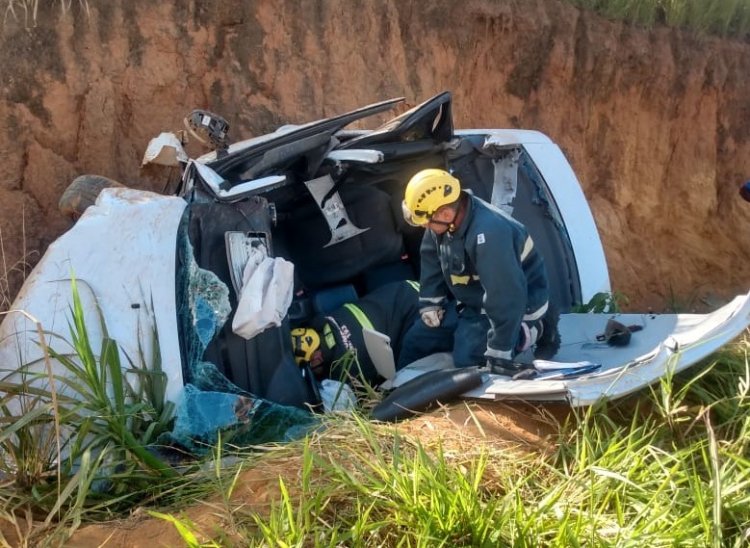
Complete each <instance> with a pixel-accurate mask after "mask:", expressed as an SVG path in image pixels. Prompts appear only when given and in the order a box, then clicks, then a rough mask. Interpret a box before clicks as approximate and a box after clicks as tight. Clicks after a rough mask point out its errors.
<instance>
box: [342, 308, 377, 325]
mask: <svg viewBox="0 0 750 548" xmlns="http://www.w3.org/2000/svg"><path fill="white" fill-rule="evenodd" d="M344 308H346V309H347V310H348V311H349V312H351V314H352V316H354V317H355V318H356V319H357V321H358V322H359V325H361V326H362V327H366V328H368V329H375V328H374V327H373V326H372V322H371V321H370V318H368V317H367V316H366V315H365V313H364V312H362V309H361V308H359V307H358V306H357V305H356V304H352V303H346V304H345V305H344Z"/></svg>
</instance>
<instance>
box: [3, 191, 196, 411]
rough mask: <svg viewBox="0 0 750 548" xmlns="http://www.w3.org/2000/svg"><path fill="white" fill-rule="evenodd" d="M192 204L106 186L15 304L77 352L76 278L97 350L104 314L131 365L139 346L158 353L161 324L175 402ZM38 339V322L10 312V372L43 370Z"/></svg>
mask: <svg viewBox="0 0 750 548" xmlns="http://www.w3.org/2000/svg"><path fill="white" fill-rule="evenodd" d="M185 206H186V204H185V201H184V200H182V199H180V198H177V197H174V196H162V195H159V194H155V193H153V192H146V191H138V190H133V189H128V188H112V189H105V190H104V191H102V193H101V194H100V196H99V198H98V200H97V203H96V205H95V206H92V207H90V208H88V209H87V210H86V212H85V213H84V214H83V216H82V217H81V218H80V219H78V221H77V222H76V224H75V225H74V226H73V227H72V228H71V229H70V230H69V231H68V232H66V233H65V234H63V235H62V236H60V237H59V238H58V239H57V240H56V241H55V242H54V243H52V244H51V245H50V246H49V248H48V249H47V251H46V252H45V254H44V256H43V257H42V259H41V260H40V261H39V263H37V265H36V266H35V267H34V269H33V271H32V273H31V274H30V275H29V277H28V278H27V280H26V283H25V284H24V286H23V288H22V289H21V291H20V293H19V294H18V296H17V297H16V299H15V301H14V302H13V305H12V307H11V310H12V311H14V310H15V311H24V312H25V313H26V314H29V315H30V316H31V317H33V318H34V319H35V320H36V321H38V322H40V324H41V325H42V327H43V328H44V330H45V332H47V335H46V339H47V344H48V345H49V346H50V348H52V349H53V350H55V351H56V352H58V353H61V354H70V353H71V352H72V347H71V344H70V341H71V337H70V329H69V322H70V321H71V303H72V294H71V278H72V277H75V279H76V285H77V287H78V292H79V294H80V297H81V302H82V305H83V309H84V313H85V318H86V328H87V330H88V331H89V339H90V341H91V344H92V345H93V347H94V352H96V353H98V352H99V350H100V349H99V348H98V345H100V344H101V341H102V339H103V337H104V330H103V329H102V325H101V323H100V321H99V318H100V315H101V317H103V319H104V321H105V322H106V329H107V332H108V336H109V337H110V338H112V339H114V340H116V341H117V343H118V344H119V346H120V348H121V350H122V353H123V356H122V362H123V363H124V364H126V363H128V361H127V357H130V358H131V359H133V360H134V361H136V363H137V360H138V359H139V353H140V350H139V345H141V348H142V350H143V355H144V356H151V355H152V354H151V352H152V349H153V347H152V345H153V336H152V335H151V333H150V328H151V326H154V321H155V322H156V323H155V327H156V328H157V329H158V334H159V347H160V350H161V361H162V363H161V367H162V370H163V371H164V372H165V373H166V375H167V377H168V379H169V384H168V388H167V397H168V398H169V399H170V400H173V401H174V400H176V399H177V398H178V396H179V394H180V392H181V390H182V366H181V363H180V350H179V343H178V338H177V327H176V317H177V311H176V307H175V235H176V234H177V226H178V224H179V222H180V218H181V216H182V213H183V211H184V209H185ZM134 250H137V251H138V252H137V253H133V251H134ZM152 311H153V313H152ZM38 342H39V339H38V333H37V329H36V325H35V324H34V322H33V321H32V320H30V319H29V318H28V317H27V316H26V315H24V314H21V313H18V312H11V313H10V314H9V315H8V316H7V318H6V319H5V320H4V321H3V323H2V324H0V368H1V369H2V370H3V371H4V372H9V371H12V370H15V369H17V368H18V367H20V366H21V365H22V364H28V363H34V362H37V363H38V367H37V366H35V367H34V370H37V371H41V370H42V369H41V368H42V367H43V363H41V359H42V357H43V354H42V349H41V347H40V345H39V344H38ZM126 356H127V357H126ZM148 365H152V364H148ZM60 367H61V366H59V364H58V366H57V369H56V371H57V372H58V373H60V372H61V371H62V370H61V369H59V368H60ZM0 376H3V377H4V376H5V375H0Z"/></svg>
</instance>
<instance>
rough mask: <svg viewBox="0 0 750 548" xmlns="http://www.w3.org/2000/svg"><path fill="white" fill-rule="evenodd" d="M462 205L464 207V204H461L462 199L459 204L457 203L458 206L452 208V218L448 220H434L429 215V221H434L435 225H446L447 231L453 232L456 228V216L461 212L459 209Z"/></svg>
mask: <svg viewBox="0 0 750 548" xmlns="http://www.w3.org/2000/svg"><path fill="white" fill-rule="evenodd" d="M463 207H464V205H463V201H462V202H461V203H460V204H458V207H456V209H454V210H453V218H452V219H451V220H450V221H447V222H446V221H436V220H435V219H433V218H432V217H430V222H431V223H434V224H436V225H443V226H447V227H448V232H455V231H456V229H457V228H458V227H457V226H456V217H458V214H459V213H460V212H461V209H462V208H463Z"/></svg>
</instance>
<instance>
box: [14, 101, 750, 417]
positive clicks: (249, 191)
mask: <svg viewBox="0 0 750 548" xmlns="http://www.w3.org/2000/svg"><path fill="white" fill-rule="evenodd" d="M400 102H401V100H400V99H394V100H390V101H384V102H381V103H377V104H374V105H370V106H368V107H364V108H362V109H359V110H356V111H354V112H350V113H347V114H343V115H341V116H336V117H333V118H328V119H325V120H320V121H317V122H313V123H309V124H306V125H301V126H292V127H284V128H281V129H280V130H278V131H276V132H275V133H271V134H269V135H264V136H262V137H258V138H254V139H250V140H247V141H242V142H237V143H234V144H231V145H228V146H227V145H226V143H225V133H224V129H225V128H223V127H221V126H220V125H219V126H215V124H216V123H217V119H216V118H212V117H211V116H210V115H208V114H205V116H204V117H203V118H200V116H199V119H198V120H197V121H196V123H197V125H198V126H200V125H201V124H202V123H203V125H204V127H203V129H204V131H205V132H206V134H208V135H210V136H211V137H212V139H213V140H214V142H215V145H216V150H215V152H213V153H211V154H208V155H206V156H204V157H201V158H198V159H188V158H187V157H184V156H182V151H179V152H180V153H179V154H174V157H175V158H176V159H177V161H179V162H180V164H181V165H182V167H183V175H182V181H181V185H180V188H179V189H178V190H177V192H176V195H174V196H163V195H158V194H154V193H150V192H143V191H136V190H132V189H127V188H111V189H105V190H104V191H102V192H101V194H100V195H99V198H98V199H97V202H96V204H95V206H93V207H90V208H88V209H87V210H86V211H85V213H84V214H83V216H82V217H81V218H80V219H79V220H78V221H77V223H76V224H75V225H74V226H73V227H72V228H71V229H70V230H69V231H68V232H67V233H66V234H64V235H62V236H61V237H60V238H59V239H58V240H57V241H56V242H55V243H54V244H53V245H51V246H50V247H49V249H48V250H47V252H46V254H45V256H44V257H43V258H42V260H41V261H40V262H39V264H38V265H37V266H36V268H35V269H34V271H33V273H32V274H31V275H30V276H29V278H28V280H27V281H26V284H25V285H24V287H23V289H22V291H21V292H20V294H19V295H18V297H17V299H16V301H15V303H14V304H13V309H15V310H24V311H25V312H27V313H28V314H30V315H31V316H33V317H34V318H36V319H37V320H38V321H39V322H40V323H41V325H42V326H43V327H44V329H45V330H46V331H47V332H48V333H51V334H58V335H60V334H61V333H62V334H64V333H65V331H66V329H65V327H66V325H67V321H68V320H67V317H68V314H69V302H70V294H71V290H70V280H71V277H73V276H74V277H75V278H76V279H77V280H78V286H79V291H80V293H81V297H82V299H83V305H84V308H85V310H86V311H87V312H88V313H89V315H90V316H91V317H92V318H99V314H101V317H102V318H103V319H104V322H103V323H102V324H100V323H99V322H98V320H96V321H93V320H92V322H91V323H90V328H91V330H92V332H93V333H92V339H96V338H97V336H98V335H99V336H100V335H102V331H101V330H102V329H103V327H102V325H106V328H107V329H108V333H109V336H110V337H111V338H112V339H114V340H116V341H117V343H118V344H119V347H120V349H121V352H122V353H123V354H124V355H127V356H136V355H139V354H141V355H151V353H152V352H154V351H156V352H158V354H159V355H160V357H161V367H162V369H163V370H164V372H165V373H166V375H167V378H168V385H167V397H168V398H169V399H170V400H172V401H175V402H177V401H180V400H181V396H182V395H183V394H184V393H185V391H186V389H185V387H186V386H189V387H190V388H189V392H190V393H191V394H192V393H196V392H200V391H204V392H205V391H209V392H218V393H234V394H238V393H239V394H250V395H253V396H256V397H259V398H263V399H265V400H268V401H271V402H276V403H280V404H285V405H290V406H296V407H300V408H306V407H307V406H308V405H309V404H312V405H314V404H316V403H317V400H318V397H319V396H318V395H317V388H318V387H316V386H315V385H316V383H317V380H316V379H314V378H311V377H310V375H309V374H306V372H305V371H304V370H303V369H300V367H299V366H298V365H297V363H296V362H295V360H294V356H293V353H292V349H291V342H290V326H292V325H294V324H295V322H299V321H300V320H301V319H304V318H305V317H306V316H310V315H312V314H315V313H321V312H325V310H321V309H320V308H321V307H325V306H330V303H329V304H322V303H327V302H329V301H330V299H326V298H320V297H321V296H325V295H349V296H351V295H354V296H357V295H364V294H367V293H368V292H370V291H372V290H374V289H375V288H377V287H378V286H380V285H382V284H384V283H387V282H390V281H394V280H402V279H418V273H419V272H418V271H419V253H418V249H419V241H420V239H421V235H422V229H418V228H414V227H411V226H409V225H407V224H406V223H405V222H404V221H403V219H402V217H401V213H400V204H401V200H402V198H403V189H404V186H405V184H406V182H407V181H408V179H409V177H410V176H411V175H412V174H414V173H415V172H416V171H418V170H420V169H423V168H427V167H442V168H447V169H449V170H450V171H451V172H453V173H454V174H456V175H457V176H458V177H459V178H460V179H461V180H462V181H464V182H465V183H466V184H468V185H469V188H470V189H471V190H472V191H473V193H474V194H475V195H477V196H479V197H480V198H483V199H485V200H487V201H488V202H492V203H493V204H495V205H496V206H498V207H500V208H503V209H505V210H506V211H508V212H509V213H511V214H512V216H513V217H515V218H516V219H518V220H519V221H521V222H522V223H523V224H524V225H526V227H527V228H528V230H529V232H530V234H531V235H532V237H533V239H534V241H535V243H536V245H537V247H538V249H540V250H541V253H542V255H543V257H544V260H545V265H546V267H547V271H548V277H549V279H550V285H551V288H550V290H551V300H552V301H554V303H555V304H556V305H557V306H558V307H559V309H560V310H561V312H562V315H561V320H560V326H559V328H560V333H561V339H562V345H561V348H560V350H559V352H558V354H557V355H556V356H555V357H554V360H555V362H558V363H559V362H565V363H572V364H579V363H580V362H586V363H588V364H596V367H594V368H591V369H586V370H585V371H586V372H585V373H583V374H578V375H576V376H568V375H566V374H540V375H539V376H538V377H537V378H535V379H531V380H511V379H509V378H506V377H500V376H495V375H491V374H488V373H487V374H485V376H484V377H483V381H484V383H483V384H482V386H480V387H478V388H476V389H474V390H472V391H470V392H468V393H466V394H465V396H466V397H476V398H490V399H499V398H522V399H535V400H564V401H568V402H570V403H571V404H573V405H585V404H590V403H592V402H595V401H597V400H599V399H600V398H616V397H620V396H623V395H625V394H628V393H630V392H633V391H635V390H637V389H639V388H641V387H644V386H646V385H648V384H649V383H652V382H653V381H655V380H657V379H659V378H660V377H661V376H663V375H664V374H665V372H666V371H667V370H668V368H671V369H672V370H674V371H679V370H682V369H684V368H686V367H688V366H690V365H691V364H694V363H695V362H696V361H698V360H700V359H701V358H703V357H705V356H706V355H708V354H710V353H711V352H713V351H715V350H716V349H717V348H719V347H720V346H722V345H723V344H726V343H727V342H729V341H730V340H732V339H733V338H735V337H736V336H738V335H739V334H740V333H741V332H742V331H743V330H744V329H745V328H746V327H747V325H748V324H749V323H750V301H749V298H748V296H747V295H746V296H738V297H737V298H736V299H735V300H733V301H732V302H730V303H729V304H727V305H725V306H724V307H722V308H720V309H719V310H716V311H715V312H714V313H712V314H707V315H681V314H679V315H675V314H671V315H654V314H613V313H610V312H603V313H573V312H572V311H573V310H576V309H579V308H580V306H581V305H582V304H584V303H588V302H589V301H590V300H591V299H592V298H594V297H595V296H596V295H599V294H602V293H607V292H609V291H610V283H609V276H608V271H607V264H606V260H605V256H604V252H603V249H602V244H601V241H600V238H599V235H598V233H597V229H596V226H595V223H594V220H593V217H592V215H591V212H590V210H589V207H588V204H587V202H586V199H585V197H584V194H583V192H582V190H581V187H580V185H579V182H578V180H577V179H576V176H575V174H574V173H573V171H572V169H571V167H570V165H569V164H568V162H567V160H566V159H565V157H564V155H563V154H562V152H561V151H560V149H559V148H558V147H557V146H556V145H555V144H554V143H553V142H552V141H551V140H550V139H549V138H548V137H546V136H545V135H543V134H541V133H539V132H536V131H521V130H489V129H484V130H482V129H477V130H454V128H453V123H452V117H451V96H450V94H449V93H442V94H439V95H437V96H435V97H433V98H432V99H430V100H428V101H426V102H425V103H423V104H421V105H419V106H418V107H415V108H414V109H412V110H410V111H408V112H406V113H404V114H402V115H400V116H398V117H397V118H394V119H393V120H391V121H390V122H388V123H386V124H384V125H382V126H381V127H379V128H377V129H374V130H348V129H346V127H347V126H348V125H350V124H351V123H352V122H355V121H358V120H361V119H363V118H366V117H367V116H370V115H373V114H378V113H382V112H385V111H387V110H389V109H392V108H394V107H395V106H396V105H398V104H399V103H400ZM219 120H220V119H219ZM92 242H97V243H96V244H93V243H92ZM259 247H262V248H263V249H264V250H265V251H266V252H267V255H268V256H269V257H271V258H283V259H285V260H286V261H288V262H289V263H291V264H292V265H293V272H292V273H288V275H287V276H286V277H285V278H281V279H282V280H286V285H285V286H284V287H282V288H280V293H279V294H280V295H283V298H281V301H285V300H287V299H288V301H290V302H282V303H281V304H282V305H283V306H279V305H278V303H277V312H278V311H280V313H279V314H278V318H277V319H276V321H275V322H274V321H273V320H271V321H270V323H268V325H267V326H266V328H264V329H263V330H262V331H260V332H257V334H256V332H253V333H251V335H250V337H249V338H248V337H247V333H245V334H244V336H241V335H239V334H238V333H237V332H236V329H233V323H234V324H235V328H236V324H237V322H236V321H235V318H236V315H237V312H238V308H239V305H240V302H241V300H242V290H243V274H244V269H245V267H246V265H247V263H248V261H249V257H250V255H252V252H253V250H254V249H257V248H259ZM342 288H345V291H341V289H342ZM276 290H279V288H278V287H277V288H276ZM334 300H335V299H334ZM338 304H340V303H338ZM251 316H252V315H251ZM613 318H614V319H616V320H617V321H618V322H619V324H620V325H624V326H638V328H637V330H636V329H633V333H632V335H631V336H630V337H629V340H628V341H627V344H625V345H621V346H614V345H611V344H608V342H607V341H606V340H603V337H602V334H603V333H604V332H605V329H606V326H607V323H608V320H610V319H613ZM152 328H153V330H154V331H155V332H156V333H158V346H155V345H156V343H155V339H154V338H152V337H148V336H145V334H146V333H148V332H150V330H152ZM48 343H49V344H50V345H51V346H52V345H55V344H56V345H58V346H63V347H64V345H65V344H66V341H65V337H64V336H63V335H60V336H55V335H53V336H52V337H51V340H50V341H48ZM68 350H69V349H68ZM57 351H58V352H65V351H66V350H65V348H61V349H58V350H57ZM41 352H42V351H41V349H40V345H39V341H38V335H37V329H36V327H35V324H34V323H33V322H32V321H31V320H30V319H29V318H28V316H26V315H21V314H10V315H9V316H7V317H6V319H5V320H4V321H3V323H2V326H1V327H0V364H1V366H2V368H3V369H4V370H5V371H6V372H7V373H6V375H11V374H12V373H13V371H14V370H15V369H17V368H18V367H20V366H21V365H22V364H27V363H31V362H35V361H38V360H40V359H41ZM378 359H380V360H381V361H382V359H383V358H382V357H380V358H378ZM386 366H387V364H386ZM427 369H429V367H427ZM387 370H388V369H387V367H386V368H385V369H384V371H387ZM418 370H419V371H421V370H422V369H418ZM413 374H414V372H413V371H412V375H413ZM384 380H385V379H384ZM390 383H391V385H392V386H396V385H398V379H397V378H396V379H390Z"/></svg>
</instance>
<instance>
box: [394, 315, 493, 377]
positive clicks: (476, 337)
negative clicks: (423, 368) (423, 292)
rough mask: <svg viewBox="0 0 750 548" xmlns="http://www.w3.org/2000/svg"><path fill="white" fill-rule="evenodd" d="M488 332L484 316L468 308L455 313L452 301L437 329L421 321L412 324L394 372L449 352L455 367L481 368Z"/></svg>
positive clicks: (488, 325)
mask: <svg viewBox="0 0 750 548" xmlns="http://www.w3.org/2000/svg"><path fill="white" fill-rule="evenodd" d="M489 329H490V321H489V319H487V316H486V315H484V314H480V313H479V312H477V311H474V310H471V309H468V308H463V309H462V310H461V312H457V311H456V304H455V302H452V303H450V304H449V305H448V306H447V307H446V310H445V317H444V318H443V322H442V323H441V324H440V326H439V327H427V326H426V325H425V324H424V322H422V319H421V318H417V319H416V320H415V321H414V324H413V325H412V326H411V328H409V330H408V331H407V332H406V334H405V335H404V341H403V343H402V345H401V352H400V353H399V356H398V361H397V362H396V369H402V368H403V367H405V366H406V365H408V364H410V363H411V362H413V361H416V360H418V359H420V358H424V357H425V356H429V355H430V354H434V353H436V352H452V353H453V361H454V363H455V365H456V367H470V366H472V365H484V363H485V361H486V358H485V357H484V352H485V350H486V349H487V331H488V330H489Z"/></svg>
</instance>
